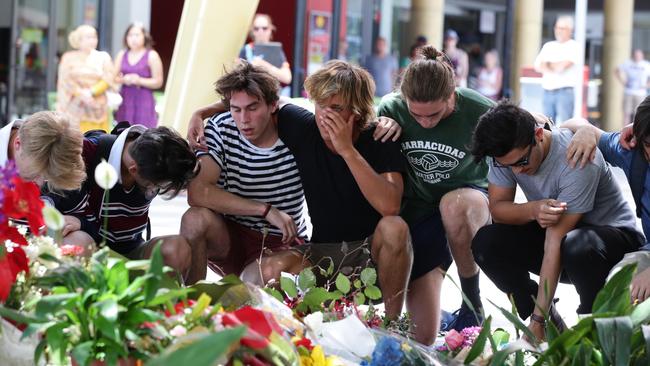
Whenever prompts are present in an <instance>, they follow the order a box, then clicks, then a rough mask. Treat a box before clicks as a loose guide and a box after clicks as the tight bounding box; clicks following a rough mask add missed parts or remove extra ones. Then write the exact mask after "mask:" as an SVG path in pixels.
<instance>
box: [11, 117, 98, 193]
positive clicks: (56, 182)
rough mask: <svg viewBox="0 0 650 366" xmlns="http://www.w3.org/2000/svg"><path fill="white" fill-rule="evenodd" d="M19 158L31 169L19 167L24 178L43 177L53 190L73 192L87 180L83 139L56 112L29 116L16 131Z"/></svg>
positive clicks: (64, 118) (66, 120)
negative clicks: (25, 160) (19, 152)
mask: <svg viewBox="0 0 650 366" xmlns="http://www.w3.org/2000/svg"><path fill="white" fill-rule="evenodd" d="M18 136H19V138H20V148H21V154H24V155H25V156H27V157H29V158H30V161H31V165H30V166H27V167H21V168H22V169H23V170H22V171H21V172H20V173H21V175H22V174H24V176H26V177H37V176H43V178H44V179H45V180H47V184H48V186H49V188H50V189H52V190H75V189H79V188H80V187H81V184H82V183H83V181H84V180H85V179H86V168H85V164H84V161H83V158H82V155H81V153H82V150H83V135H82V134H81V131H79V129H77V128H75V127H73V126H72V125H71V124H70V121H69V120H68V118H67V117H66V116H65V115H63V114H61V113H58V112H50V111H44V112H37V113H34V114H32V115H31V116H30V117H29V118H27V119H26V120H25V122H24V123H23V124H22V125H21V126H20V129H19V130H18Z"/></svg>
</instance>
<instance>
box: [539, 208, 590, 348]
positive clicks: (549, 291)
mask: <svg viewBox="0 0 650 366" xmlns="http://www.w3.org/2000/svg"><path fill="white" fill-rule="evenodd" d="M581 217H582V214H566V215H563V216H562V218H561V219H560V221H558V223H557V224H556V225H553V226H551V227H549V228H548V229H546V237H545V239H544V258H543V259H542V267H541V269H540V272H539V287H538V288H537V298H536V306H535V310H534V311H533V314H537V315H539V316H542V311H543V312H548V310H549V308H550V306H551V301H552V300H553V296H554V295H555V290H556V289H557V284H558V282H559V279H560V272H561V271H562V253H561V245H562V239H563V238H564V236H565V235H566V234H567V233H568V232H569V231H571V230H573V228H575V226H576V225H577V224H578V222H579V221H580V218H581ZM530 327H531V330H532V331H533V333H535V334H536V335H537V336H538V338H540V339H541V338H543V337H544V330H543V327H542V325H541V324H539V323H537V322H534V321H531V323H530Z"/></svg>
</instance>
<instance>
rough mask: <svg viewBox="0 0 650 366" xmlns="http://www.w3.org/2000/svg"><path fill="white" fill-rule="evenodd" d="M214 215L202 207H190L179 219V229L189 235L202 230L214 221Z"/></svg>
mask: <svg viewBox="0 0 650 366" xmlns="http://www.w3.org/2000/svg"><path fill="white" fill-rule="evenodd" d="M215 217H216V215H215V213H214V212H212V210H210V209H208V208H204V207H190V208H189V209H188V210H187V211H185V213H184V214H183V217H182V219H181V230H182V231H183V232H186V233H188V234H189V235H197V234H199V233H201V232H204V231H205V230H206V229H207V228H208V227H210V224H211V223H213V222H214V219H215Z"/></svg>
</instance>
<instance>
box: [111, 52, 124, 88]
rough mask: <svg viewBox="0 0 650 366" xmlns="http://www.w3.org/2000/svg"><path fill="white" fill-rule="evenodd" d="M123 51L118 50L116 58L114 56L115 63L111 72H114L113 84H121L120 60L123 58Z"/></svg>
mask: <svg viewBox="0 0 650 366" xmlns="http://www.w3.org/2000/svg"><path fill="white" fill-rule="evenodd" d="M124 53H125V52H124V50H120V52H118V53H117V56H115V62H114V64H113V65H114V67H113V70H114V71H115V77H114V80H115V83H116V84H122V82H123V80H122V58H123V57H124Z"/></svg>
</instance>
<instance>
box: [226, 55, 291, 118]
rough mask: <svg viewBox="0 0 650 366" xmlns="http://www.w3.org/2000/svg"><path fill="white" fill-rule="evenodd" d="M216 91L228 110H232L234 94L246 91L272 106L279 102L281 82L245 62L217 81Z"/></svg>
mask: <svg viewBox="0 0 650 366" xmlns="http://www.w3.org/2000/svg"><path fill="white" fill-rule="evenodd" d="M214 85H215V91H216V92H217V94H219V95H221V97H222V102H223V104H224V105H225V106H226V108H230V97H231V96H232V94H233V93H236V92H240V91H244V92H246V94H248V95H250V96H254V97H257V98H259V99H260V100H263V101H264V102H266V104H267V105H271V104H273V103H275V102H277V101H278V100H279V97H278V93H279V91H280V82H279V81H278V79H276V78H275V77H273V75H271V74H269V73H268V72H267V71H266V70H264V69H262V68H260V67H256V66H253V65H252V64H250V63H248V62H247V61H245V60H241V61H240V63H239V64H238V65H237V66H236V67H235V68H234V69H233V70H231V71H229V72H226V73H225V74H224V75H223V76H222V77H220V78H219V80H217V82H216V83H214Z"/></svg>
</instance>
